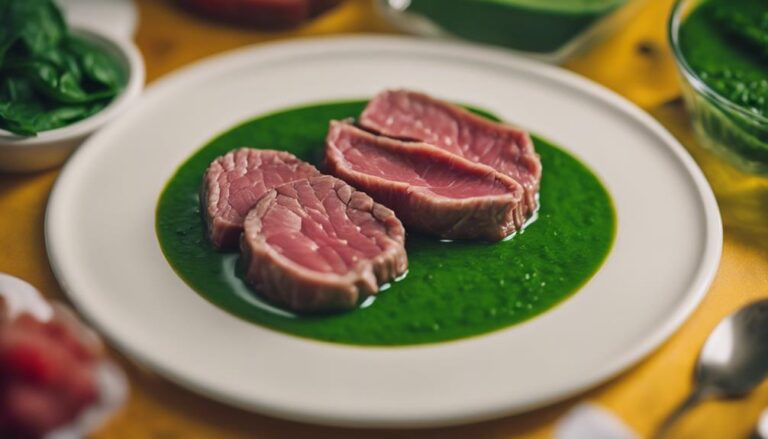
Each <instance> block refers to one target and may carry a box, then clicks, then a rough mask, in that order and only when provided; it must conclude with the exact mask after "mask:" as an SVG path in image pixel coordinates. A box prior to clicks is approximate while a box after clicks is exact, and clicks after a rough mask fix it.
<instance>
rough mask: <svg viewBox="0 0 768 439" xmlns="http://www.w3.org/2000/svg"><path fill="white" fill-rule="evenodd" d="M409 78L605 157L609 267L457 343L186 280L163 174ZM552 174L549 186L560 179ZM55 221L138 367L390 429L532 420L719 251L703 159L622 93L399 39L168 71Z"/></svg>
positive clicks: (85, 154)
mask: <svg viewBox="0 0 768 439" xmlns="http://www.w3.org/2000/svg"><path fill="white" fill-rule="evenodd" d="M395 87H404V88H412V89H416V90H421V91H424V92H427V93H430V94H433V95H435V96H439V97H441V98H444V99H448V100H452V101H456V102H464V103H467V104H468V105H474V106H477V107H479V108H483V109H487V110H488V111H491V112H493V113H494V114H496V115H497V116H499V117H500V118H502V119H503V120H507V121H510V122H513V123H515V124H518V125H520V126H524V127H526V128H528V129H530V130H531V131H532V132H533V133H536V134H538V135H541V136H543V137H544V138H547V139H550V140H552V141H553V142H555V143H556V144H559V145H562V146H563V147H564V148H566V149H567V150H568V151H569V152H570V153H572V154H574V155H575V156H577V157H578V158H580V159H581V160H582V161H583V162H584V163H585V164H587V165H588V166H589V167H590V168H591V169H592V170H594V171H595V172H596V173H597V174H598V176H599V177H600V179H601V180H602V182H603V183H604V184H605V186H606V187H607V189H608V191H609V193H610V194H611V196H612V198H613V200H614V203H615V208H616V214H617V221H618V223H617V231H616V241H615V244H614V247H613V249H612V251H611V253H610V255H609V256H608V258H607V260H606V261H605V263H604V264H603V265H602V267H601V268H600V270H599V271H598V272H597V273H596V274H595V276H594V277H593V278H592V279H590V280H589V282H587V283H586V284H585V285H584V286H583V287H582V288H581V289H580V290H579V291H578V292H576V293H575V294H574V295H573V296H572V297H570V298H569V299H567V300H565V301H564V302H562V303H561V304H559V305H558V306H556V307H554V308H553V309H551V310H549V311H547V312H545V313H544V314H542V315H540V316H538V317H536V318H533V319H531V320H529V321H526V322H524V323H522V324H519V325H515V326H511V327H509V328H506V329H502V330H499V331H495V332H492V333H489V334H486V335H483V336H477V337H471V338H466V339H461V340H456V341H452V342H445V343H436V344H425V345H417V346H405V347H365V346H352V345H343V344H333V343H324V342H318V341H314V340H309V339H303V338H298V337H294V336H290V335H287V334H284V333H280V332H276V331H273V330H270V329H267V328H265V327H262V326H259V325H255V324H252V323H249V322H246V321H244V320H241V319H239V318H237V317H235V316H234V315H232V314H229V313H227V312H225V311H223V310H222V309H220V308H217V307H216V306H215V305H213V304H211V303H210V302H208V301H206V300H205V299H204V298H202V297H201V296H200V295H198V294H197V293H196V292H195V291H193V290H192V289H191V288H190V287H189V286H188V285H187V284H186V283H184V281H183V280H181V279H180V278H179V277H178V276H177V275H176V273H175V272H174V271H173V269H172V268H171V266H170V265H169V264H168V262H167V261H166V259H165V257H164V256H163V254H162V252H161V249H160V246H159V244H158V240H157V235H156V233H155V214H156V207H157V201H158V197H159V195H160V193H161V191H162V190H163V188H164V187H165V185H166V183H167V182H168V179H169V178H170V177H171V176H172V175H173V174H174V172H175V170H176V169H177V167H178V166H179V165H180V164H181V163H182V162H184V161H185V160H186V159H187V158H188V157H189V156H190V155H191V154H192V153H193V152H195V151H196V150H197V149H198V148H200V147H201V146H202V145H204V144H205V143H207V142H208V141H210V140H211V139H212V138H214V137H216V136H217V135H218V134H219V133H221V132H223V131H224V130H227V129H228V128H230V127H232V126H234V125H238V124H240V123H242V122H244V121H246V120H248V119H250V118H253V117H255V116H257V115H263V114H267V113H270V112H274V111H277V110H279V109H284V108H290V107H295V106H298V105H305V104H309V103H317V102H327V101H339V100H349V99H360V98H364V97H370V96H372V95H374V94H376V93H377V92H379V91H381V90H383V89H386V88H395ZM275 147H277V148H279V147H280V146H279V144H276V145H275ZM546 172H547V171H546V169H545V170H544V175H545V176H544V179H546V178H555V177H556V176H555V175H547V174H546ZM191 202H193V203H194V202H196V199H195V200H191ZM45 227H46V230H45V232H46V233H45V234H46V243H47V249H48V255H49V257H50V260H51V266H52V267H53V270H54V273H55V274H56V277H57V278H58V280H59V281H60V283H61V285H62V287H63V288H64V289H65V290H66V292H67V294H68V295H69V298H70V299H71V300H72V302H73V303H74V304H75V305H76V306H77V307H78V309H79V310H80V311H81V312H82V313H84V314H85V315H86V316H87V317H88V319H89V321H91V322H93V323H94V324H95V325H96V326H97V327H98V328H99V329H100V330H101V331H102V333H103V334H106V336H107V337H109V339H110V340H111V341H112V342H113V343H114V345H115V346H116V347H117V348H119V349H120V350H122V351H123V352H124V353H126V354H127V355H129V356H131V357H132V358H134V359H136V360H138V361H139V362H140V363H142V364H144V365H146V366H148V367H150V368H151V369H153V370H155V371H157V372H158V373H160V374H162V375H163V376H165V377H167V378H168V379H171V380H173V381H175V382H176V383H179V384H181V385H183V386H185V387H188V388H190V389H193V390H195V391H197V392H200V393H202V394H204V395H207V396H209V397H211V398H215V399H217V400H220V401H223V402H226V403H229V404H233V405H236V406H239V407H242V408H245V409H249V410H254V411H258V412H261V413H265V414H269V415H273V416H278V417H283V418H290V419H296V420H301V421H304V422H314V423H322V424H334V425H345V426H355V427H389V428H392V427H426V426H437V425H449V424H459V423H467V422H476V421H480V420H483V419H489V418H494V417H499V416H505V415H508V414H511V413H519V412H522V411H526V410H530V409H533V408H536V407H541V406H542V405H546V404H549V403H552V402H555V401H558V400H562V399H563V398H566V397H569V396H572V395H574V394H576V393H578V392H581V391H584V390H585V389H587V388H589V387H592V386H595V385H596V384H598V383H600V382H603V381H605V380H607V379H608V378H610V377H612V376H615V375H616V374H618V373H619V372H621V371H622V370H624V369H626V368H627V367H629V366H631V365H632V364H634V363H636V362H637V361H639V360H640V359H641V358H643V357H644V356H646V355H648V354H649V353H650V352H651V351H652V350H654V349H655V348H656V347H657V346H659V344H661V343H662V342H663V341H664V340H666V339H667V338H668V337H669V336H670V335H671V334H672V333H673V332H674V331H675V330H676V329H677V328H678V327H679V326H680V325H681V324H682V323H683V322H684V321H685V320H686V318H687V317H688V316H689V315H690V314H691V312H693V310H694V309H695V308H696V306H697V305H698V303H699V301H700V300H701V299H702V297H704V294H705V293H706V291H707V289H708V287H709V284H710V282H711V281H712V279H713V277H714V274H715V272H716V270H717V266H718V262H719V259H720V250H721V246H722V226H721V223H720V215H719V213H718V209H717V204H716V202H715V198H714V196H713V195H712V191H711V189H710V187H709V186H708V184H707V181H706V180H705V179H704V176H703V175H702V173H701V171H700V170H699V168H698V167H696V164H695V163H694V161H693V160H692V159H691V157H690V156H689V155H688V154H687V153H686V152H685V150H684V149H683V147H682V146H681V145H680V144H679V143H678V142H677V141H676V140H675V138H674V137H672V135H671V134H669V133H668V132H667V131H666V130H664V128H663V127H661V125H659V123H658V122H656V121H655V120H653V118H651V117H650V116H649V115H648V114H646V113H644V112H643V111H642V110H640V109H639V108H637V107H636V106H634V105H632V104H631V103H629V102H628V101H627V100H625V99H623V98H621V97H620V96H618V95H616V94H615V93H613V92H611V91H609V90H607V89H605V88H603V87H601V86H599V85H597V84H595V83H593V82H590V81H588V80H586V79H584V78H582V77H579V76H577V75H574V74H572V73H569V72H567V71H565V70H562V69H558V68H554V67H551V66H547V65H544V64H541V63H537V62H533V61H530V60H526V59H522V58H520V57H516V56H513V55H510V54H509V53H508V52H506V51H503V50H498V49H491V48H485V47H478V46H474V45H466V44H453V43H445V42H436V41H427V40H418V39H413V38H402V37H360V36H358V37H340V38H326V39H315V40H309V41H292V42H287V43H280V44H270V45H260V46H257V47H249V48H244V49H241V50H238V51H235V52H232V53H229V54H226V55H221V56H218V57H215V58H212V59H209V60H206V61H203V62H200V63H197V64H196V65H194V66H191V67H189V68H186V69H183V70H181V71H179V72H176V73H174V74H172V75H169V76H167V77H166V78H164V79H161V80H159V81H158V82H157V83H156V84H154V85H153V86H152V87H151V88H150V90H148V91H147V93H146V94H145V95H144V96H143V97H142V99H141V100H140V101H139V102H138V103H137V105H135V106H134V107H133V108H132V109H131V110H130V111H129V112H128V113H127V114H126V115H125V116H124V117H122V118H121V119H120V120H119V121H116V122H115V123H113V124H110V126H109V127H107V128H106V129H104V130H102V131H100V132H99V133H98V134H96V135H95V136H93V137H92V138H91V139H89V140H88V142H87V143H86V144H85V145H84V146H83V147H82V148H80V149H79V150H78V151H77V152H76V153H75V155H74V156H73V157H72V159H71V160H70V161H69V163H68V164H67V166H66V167H65V168H64V170H63V172H62V174H61V176H60V178H59V179H58V181H57V183H56V186H55V187H54V190H53V192H52V194H51V198H50V202H49V205H48V210H47V214H46V224H45ZM374 306H375V305H374Z"/></svg>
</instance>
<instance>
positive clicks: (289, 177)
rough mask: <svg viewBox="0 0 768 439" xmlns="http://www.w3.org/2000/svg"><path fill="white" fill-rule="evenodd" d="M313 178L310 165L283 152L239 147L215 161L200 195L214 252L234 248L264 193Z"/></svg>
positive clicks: (204, 180) (206, 176) (314, 174)
mask: <svg viewBox="0 0 768 439" xmlns="http://www.w3.org/2000/svg"><path fill="white" fill-rule="evenodd" d="M316 175H320V172H319V171H318V170H317V169H316V168H315V167H314V166H312V165H310V164H309V163H306V162H304V161H302V160H299V159H298V158H296V157H295V156H294V155H293V154H290V153H287V152H283V151H272V150H267V149H252V148H241V149H237V150H234V151H230V152H229V153H227V154H225V155H223V156H221V157H219V158H217V159H216V160H214V161H213V163H211V165H210V166H209V167H208V170H207V171H206V172H205V176H204V177H203V186H202V190H201V192H200V201H201V206H202V209H203V212H204V216H205V222H206V224H207V226H208V237H209V238H210V240H211V242H212V243H213V245H214V246H215V247H216V248H218V249H232V248H237V242H238V239H239V238H240V234H241V233H242V231H243V220H244V219H245V216H246V215H247V214H248V211H249V210H251V208H252V207H253V206H254V205H255V204H256V201H258V199H259V198H260V197H261V196H262V195H264V193H265V192H267V191H268V190H270V189H272V188H274V187H275V186H279V185H281V184H284V183H288V182H292V181H297V180H302V179H306V178H308V177H313V176H316Z"/></svg>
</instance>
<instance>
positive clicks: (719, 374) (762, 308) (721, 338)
mask: <svg viewBox="0 0 768 439" xmlns="http://www.w3.org/2000/svg"><path fill="white" fill-rule="evenodd" d="M766 375H768V299H764V300H760V301H757V302H754V303H751V304H749V305H746V306H744V307H743V308H741V309H740V310H739V311H738V312H736V313H735V314H731V315H730V316H728V317H726V318H725V319H724V320H723V321H721V322H720V324H718V325H717V327H716V328H715V330H714V331H713V332H712V334H710V336H709V338H707V341H706V343H704V347H703V348H702V349H701V352H700V353H699V359H698V362H697V365H696V370H695V372H694V383H693V390H692V391H691V394H690V395H688V397H687V398H686V399H685V400H683V402H681V403H680V405H679V406H678V407H677V408H676V409H675V410H674V411H672V413H670V414H669V416H667V418H666V419H665V420H664V422H662V423H661V424H660V425H659V427H658V428H657V430H656V433H655V434H654V435H653V438H655V439H662V438H663V437H665V436H666V434H667V433H668V432H669V430H670V428H671V427H672V426H673V425H674V424H675V422H677V421H678V420H679V419H680V417H681V416H682V415H683V414H684V413H685V412H687V411H688V410H689V409H690V408H691V407H693V406H695V405H696V404H698V403H699V402H701V401H703V400H705V399H710V398H738V397H741V396H744V395H746V394H747V393H749V392H750V391H751V390H752V389H754V388H755V387H756V386H757V385H758V384H760V383H761V382H762V381H763V379H764V378H765V377H766Z"/></svg>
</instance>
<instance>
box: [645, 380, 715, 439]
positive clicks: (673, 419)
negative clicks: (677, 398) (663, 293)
mask: <svg viewBox="0 0 768 439" xmlns="http://www.w3.org/2000/svg"><path fill="white" fill-rule="evenodd" d="M706 397H707V392H705V391H704V389H703V388H702V387H699V386H697V387H694V389H693V391H691V393H690V394H689V395H688V397H687V398H685V399H684V400H683V401H682V402H681V403H680V404H679V405H678V406H677V407H676V408H675V409H674V410H673V411H672V412H671V413H670V414H669V415H667V417H666V418H664V421H663V422H662V423H661V424H659V426H658V427H656V432H655V433H654V434H653V436H651V439H664V438H665V437H666V436H667V434H668V433H669V430H670V429H671V428H672V426H673V425H675V423H677V421H678V420H680V418H681V417H682V416H683V415H684V414H685V413H686V412H687V411H688V410H690V409H691V408H693V407H694V406H695V405H696V404H698V403H700V402H701V401H703V400H704V399H705V398H706Z"/></svg>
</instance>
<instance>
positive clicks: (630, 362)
mask: <svg viewBox="0 0 768 439" xmlns="http://www.w3.org/2000/svg"><path fill="white" fill-rule="evenodd" d="M357 44H372V45H378V46H379V47H378V48H381V47H383V46H388V48H389V49H391V50H395V51H396V50H398V49H399V48H400V49H401V48H402V47H403V45H408V46H414V45H416V46H420V47H421V48H423V49H429V48H430V47H431V48H435V49H437V50H442V51H450V52H451V53H452V54H453V55H456V56H461V57H465V58H467V57H475V58H480V59H483V60H485V61H488V62H493V63H496V64H501V65H505V66H507V67H510V66H511V67H513V68H516V69H518V70H521V71H525V72H537V73H541V74H542V75H545V76H547V77H548V78H550V79H552V80H554V81H556V82H560V83H562V84H564V85H566V86H568V87H570V88H575V89H578V90H579V91H581V92H583V93H584V94H585V95H588V96H590V97H592V98H596V99H598V100H599V101H600V102H601V103H604V104H606V105H608V106H611V107H614V108H617V109H619V110H620V111H622V112H624V113H625V114H627V116H629V117H630V118H631V119H633V120H635V121H636V122H638V123H640V124H641V125H642V126H643V127H644V128H646V129H648V130H649V131H650V132H652V133H653V134H654V135H656V136H658V138H659V139H660V140H662V142H661V143H663V144H664V147H663V148H662V149H666V150H668V151H669V152H671V153H672V154H673V155H674V157H675V159H677V161H678V162H679V164H680V165H682V168H683V169H684V170H685V172H686V174H687V177H688V178H687V179H689V180H690V182H691V183H692V184H693V187H695V189H696V194H697V195H698V200H697V201H698V202H699V203H701V207H702V209H703V211H704V213H705V215H704V218H703V219H702V221H703V225H704V243H703V245H704V250H703V253H702V257H701V259H700V261H701V262H700V264H699V265H698V267H697V269H696V270H694V271H692V278H691V279H692V280H691V282H690V283H688V284H687V285H688V288H687V292H686V293H685V294H684V295H683V296H681V300H680V303H679V304H678V305H677V306H676V308H675V309H674V310H672V311H670V313H669V314H668V315H667V316H666V317H665V318H664V319H663V324H660V325H658V326H657V327H656V329H655V330H654V331H653V332H651V333H649V334H648V335H646V336H644V337H643V338H642V339H641V341H639V342H638V343H636V344H635V346H634V347H633V348H632V349H627V350H626V352H624V353H623V355H617V356H616V357H615V358H613V359H612V360H611V361H608V362H606V363H605V364H604V365H602V366H601V367H600V368H596V369H595V372H593V373H592V374H590V375H588V376H587V375H585V376H582V377H580V379H574V380H573V381H572V383H571V385H570V386H563V387H562V388H560V389H558V390H556V391H551V392H549V393H545V394H542V395H536V396H532V397H531V398H529V399H528V402H527V403H526V404H520V403H517V404H511V405H510V404H507V405H505V406H503V407H496V408H494V409H484V410H476V411H467V412H466V413H465V414H463V415H462V416H459V417H456V416H454V415H450V417H449V416H448V415H445V416H443V417H439V416H433V417H431V418H424V419H414V418H408V419H395V418H392V417H387V416H380V417H371V418H369V419H353V418H351V417H350V416H345V415H344V414H333V413H328V412H322V413H320V412H311V411H299V410H296V409H291V408H289V407H276V406H275V405H270V404H269V402H268V401H267V400H264V399H262V400H260V401H255V400H254V399H251V400H248V401H244V400H241V399H240V398H236V397H232V396H231V395H228V394H225V393H224V392H220V391H218V390H217V389H215V388H209V387H207V386H204V385H200V384H198V383H195V382H192V381H190V380H186V379H185V378H184V377H181V376H178V375H176V374H175V373H174V372H172V371H171V370H168V369H167V368H165V367H164V366H163V365H160V364H157V363H155V362H154V361H152V360H151V359H150V358H148V356H146V355H144V354H143V353H142V352H141V351H142V350H141V349H140V348H134V347H131V346H129V345H131V344H132V343H131V342H128V341H124V340H120V337H118V336H116V335H115V334H112V331H111V330H110V329H108V328H109V325H106V324H105V325H102V324H100V323H99V322H100V320H101V319H100V318H99V317H98V316H94V315H92V314H91V312H90V311H89V310H88V306H87V304H86V303H83V302H81V301H80V300H79V299H78V298H77V294H73V290H72V289H71V288H70V285H69V282H68V275H67V274H66V273H65V270H64V269H63V268H62V265H63V264H62V263H61V262H60V261H61V260H63V259H66V258H65V257H64V256H62V255H63V252H62V250H61V249H59V248H58V247H57V244H56V243H55V241H56V240H55V238H54V235H55V230H54V229H55V227H56V226H55V224H56V223H55V218H56V216H57V215H58V214H57V212H59V211H60V210H62V209H64V210H66V208H65V207H62V205H61V203H60V202H59V201H58V200H59V199H60V198H62V197H63V196H62V195H60V193H61V192H63V191H64V189H62V188H63V187H65V185H66V182H68V181H69V180H72V179H75V178H77V173H76V170H77V164H78V163H79V162H80V161H82V160H83V157H85V156H86V154H88V153H89V151H91V150H92V149H95V148H96V147H97V146H98V143H99V141H100V139H101V137H103V136H104V135H105V134H104V133H107V132H108V131H109V130H110V127H107V128H105V129H103V130H101V131H99V132H97V133H96V134H95V135H93V136H91V137H90V138H89V139H87V140H86V142H85V143H84V144H83V145H81V147H80V148H78V150H77V151H75V153H74V154H73V155H72V157H70V159H69V160H68V161H67V163H66V164H65V166H64V167H63V168H62V170H61V173H60V175H59V176H58V178H57V180H56V182H55V183H54V186H53V188H52V190H51V193H50V196H49V199H48V203H47V206H46V211H45V224H44V237H45V247H46V252H47V255H48V259H49V262H50V265H51V269H52V271H53V273H54V276H55V277H56V279H57V281H58V282H59V285H60V286H61V288H62V290H63V291H64V292H65V294H66V296H67V298H68V299H69V301H70V302H71V303H72V304H73V306H74V307H75V308H76V309H77V310H78V311H79V312H80V314H81V315H83V316H84V318H85V319H86V320H87V321H88V322H90V323H91V324H93V325H94V326H95V327H96V328H98V329H99V331H100V332H101V333H102V334H103V335H104V337H105V338H106V339H108V340H109V342H110V344H111V345H112V346H113V347H115V348H116V349H117V350H118V351H119V352H121V353H124V354H125V355H126V357H128V358H129V359H131V361H136V362H137V363H138V364H141V365H144V366H146V367H148V368H150V369H151V370H153V371H155V372H156V373H158V374H159V375H160V376H162V377H163V378H165V379H168V380H169V381H171V382H173V383H176V384H178V385H180V386H182V387H184V388H187V389H189V390H192V391H194V392H195V393H197V394H198V395H200V396H203V397H207V398H211V399H213V400H216V401H218V402H221V403H225V404H228V405H231V406H235V407H239V408H242V409H246V410H250V411H255V412H258V413H262V414H266V415H270V416H274V417H278V418H282V419H288V420H294V421H301V422H310V423H313V424H320V425H331V426H346V427H379V428H382V427H383V428H402V427H410V428H425V427H435V426H448V425H459V424H466V423H470V422H478V421H483V420H488V419H494V418H499V417H502V416H507V415H511V414H515V413H522V412H528V411H531V410H534V409H537V408H541V407H543V406H547V405H550V404H552V403H555V402H557V401H562V400H564V399H566V398H568V397H572V396H575V395H578V394H581V393H582V392H584V391H586V390H588V389H590V388H593V387H595V386H597V385H599V384H601V383H605V382H606V381H608V380H610V379H612V378H614V377H616V376H617V375H619V374H620V373H622V372H624V371H626V370H627V369H629V368H631V367H632V366H634V365H636V364H637V363H638V362H639V361H640V360H642V359H643V358H645V357H646V356H648V355H650V354H651V353H652V352H654V351H655V350H656V349H657V348H659V347H660V346H661V345H662V344H663V343H664V342H665V341H666V340H667V339H669V338H670V337H671V336H672V335H673V334H674V333H675V332H676V331H677V330H678V329H679V328H680V326H681V325H682V324H683V323H684V322H685V321H686V320H687V319H688V318H689V317H690V315H691V314H692V312H693V311H694V310H695V309H696V308H697V307H698V305H699V303H700V302H701V300H702V299H703V298H704V296H705V295H706V293H707V291H708V289H709V287H710V286H711V284H712V282H713V281H714V278H715V275H716V273H717V269H718V267H719V262H720V257H721V253H722V243H723V230H722V220H721V216H720V212H719V209H718V206H717V202H716V199H715V197H714V193H713V192H712V189H711V187H710V186H709V183H708V182H707V180H706V178H705V177H704V174H703V172H702V171H701V169H700V168H699V167H698V165H697V164H696V163H695V161H694V160H693V158H692V157H691V156H690V154H689V153H688V152H687V150H685V148H684V147H683V146H682V145H681V144H680V143H679V142H678V140H677V139H676V138H675V137H674V136H673V135H672V134H671V133H669V131H667V130H666V128H664V127H663V126H662V125H661V123H659V122H658V121H657V120H655V119H654V118H653V117H652V116H650V115H649V114H648V113H646V112H645V111H643V110H642V109H641V108H639V107H638V106H636V105H635V104H633V103H632V102H630V101H629V100H628V99H626V98H625V97H623V96H621V95H619V94H618V93H616V92H613V91H611V90H609V89H608V88H606V87H605V86H603V85H601V84H598V83H596V82H593V81H591V80H589V79H587V78H585V77H582V76H580V75H578V74H576V73H574V72H571V71H568V70H565V69H563V68H559V67H555V66H552V65H548V64H544V63H541V62H539V61H535V60H531V59H526V58H522V57H520V56H518V55H515V54H511V53H509V52H506V51H504V50H503V49H500V48H493V47H485V46H478V45H475V44H470V43H460V42H454V41H450V42H449V41H437V40H424V39H417V38H413V37H408V36H389V35H386V36H385V35H376V34H356V35H343V36H322V37H305V38H297V39H291V40H287V41H278V42H271V43H267V44H254V45H248V46H244V47H241V48H237V49H233V50H229V51H226V52H223V53H220V54H216V55H213V56H210V57H206V58H203V59H201V60H198V61H195V62H193V63H191V64H188V65H186V66H184V67H181V68H179V69H177V70H174V71H172V72H170V73H168V74H166V75H164V76H163V77H161V78H159V79H157V80H155V81H154V82H153V83H152V84H150V85H149V87H147V89H146V91H145V93H144V95H143V96H142V97H141V98H140V99H139V101H138V102H139V103H143V102H145V101H146V100H147V99H148V98H149V97H152V96H154V95H155V94H158V93H161V92H162V91H163V90H165V89H167V88H171V87H173V86H174V84H175V83H176V82H182V81H184V80H186V78H187V77H193V76H195V75H198V74H201V73H204V72H205V71H208V70H216V69H225V68H226V65H228V64H229V63H233V62H236V61H237V60H238V59H239V58H241V57H261V56H264V55H267V56H269V54H270V53H273V52H289V53H290V52H291V51H302V50H311V49H312V48H314V49H315V50H317V48H318V47H323V46H328V45H330V46H334V48H335V49H336V50H339V51H341V50H342V49H344V48H347V49H350V48H351V46H354V45H357ZM139 103H137V104H136V108H139V107H140V104H139ZM128 111H129V112H130V111H137V110H131V109H129V110H128ZM598 175H599V170H598ZM608 258H610V253H609V255H608ZM600 270H602V267H601V268H599V269H598V271H597V272H596V273H599V271H600ZM406 348H407V347H406Z"/></svg>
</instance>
